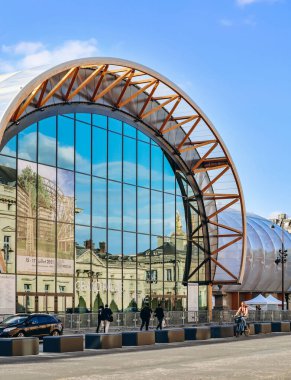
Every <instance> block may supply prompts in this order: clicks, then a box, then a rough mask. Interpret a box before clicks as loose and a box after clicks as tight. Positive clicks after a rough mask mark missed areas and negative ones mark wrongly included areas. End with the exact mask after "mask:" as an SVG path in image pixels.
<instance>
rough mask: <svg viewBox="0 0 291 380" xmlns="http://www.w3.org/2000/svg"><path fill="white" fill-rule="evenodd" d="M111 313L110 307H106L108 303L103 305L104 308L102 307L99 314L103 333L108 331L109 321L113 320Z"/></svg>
mask: <svg viewBox="0 0 291 380" xmlns="http://www.w3.org/2000/svg"><path fill="white" fill-rule="evenodd" d="M112 315H113V313H112V310H111V309H110V307H108V305H105V308H104V309H103V311H102V314H101V320H102V321H103V323H104V332H105V334H107V333H108V331H109V326H110V322H113V317H112Z"/></svg>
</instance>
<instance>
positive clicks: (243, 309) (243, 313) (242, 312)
mask: <svg viewBox="0 0 291 380" xmlns="http://www.w3.org/2000/svg"><path fill="white" fill-rule="evenodd" d="M248 315H249V308H248V306H247V305H246V304H245V303H244V302H242V303H241V304H240V307H239V309H238V311H237V312H236V314H235V317H240V323H241V324H242V331H245V330H246V329H247V321H246V319H247V317H248Z"/></svg>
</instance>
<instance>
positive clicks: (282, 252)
mask: <svg viewBox="0 0 291 380" xmlns="http://www.w3.org/2000/svg"><path fill="white" fill-rule="evenodd" d="M271 228H275V226H274V224H272V226H271ZM281 231H282V235H281V249H279V255H278V256H277V258H276V260H275V264H276V265H279V264H282V310H284V301H285V288H284V276H285V265H284V264H285V263H286V262H287V256H288V254H287V251H288V250H287V249H285V244H284V220H283V219H282V221H281Z"/></svg>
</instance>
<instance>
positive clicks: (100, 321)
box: [96, 305, 104, 333]
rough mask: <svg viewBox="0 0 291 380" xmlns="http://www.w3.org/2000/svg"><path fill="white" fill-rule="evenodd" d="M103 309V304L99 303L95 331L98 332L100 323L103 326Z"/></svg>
mask: <svg viewBox="0 0 291 380" xmlns="http://www.w3.org/2000/svg"><path fill="white" fill-rule="evenodd" d="M103 310H104V306H103V305H101V306H99V309H98V324H97V329H96V333H99V329H100V326H101V324H102V327H103V323H104V322H103V321H102V312H103Z"/></svg>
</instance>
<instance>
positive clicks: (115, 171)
mask: <svg viewBox="0 0 291 380" xmlns="http://www.w3.org/2000/svg"><path fill="white" fill-rule="evenodd" d="M108 139H109V140H108V178H110V179H114V180H116V181H121V176H122V136H121V135H118V134H117V133H112V132H110V133H109V134H108Z"/></svg>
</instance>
